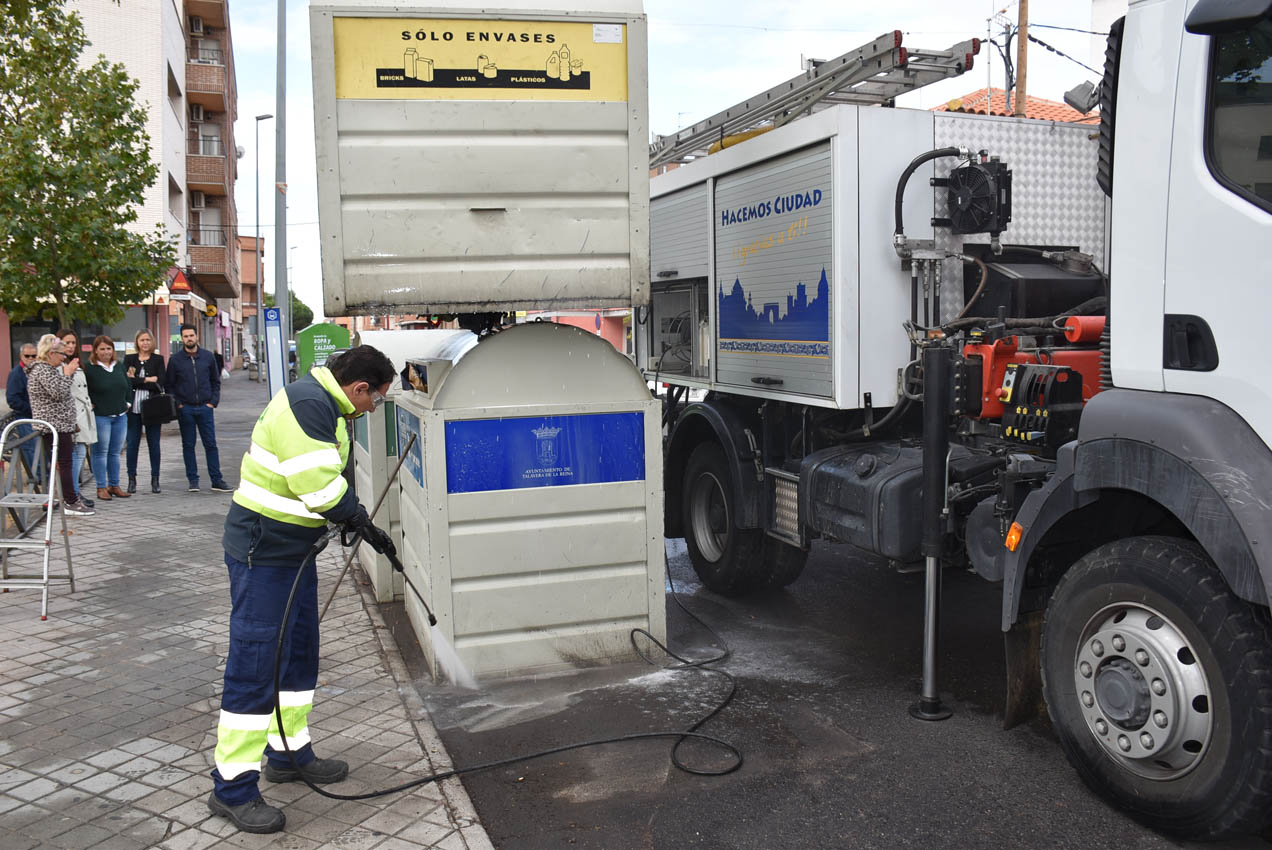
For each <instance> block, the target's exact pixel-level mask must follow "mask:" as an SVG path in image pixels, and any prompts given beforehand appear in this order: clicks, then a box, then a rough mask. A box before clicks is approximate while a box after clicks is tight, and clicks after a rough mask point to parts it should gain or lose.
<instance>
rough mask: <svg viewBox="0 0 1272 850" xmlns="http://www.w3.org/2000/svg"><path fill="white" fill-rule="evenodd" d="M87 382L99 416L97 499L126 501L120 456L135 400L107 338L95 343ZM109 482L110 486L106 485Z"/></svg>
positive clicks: (95, 474) (95, 456) (112, 343)
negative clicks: (129, 410)
mask: <svg viewBox="0 0 1272 850" xmlns="http://www.w3.org/2000/svg"><path fill="white" fill-rule="evenodd" d="M84 377H85V378H87V379H88V396H89V398H91V399H92V400H93V413H95V414H96V415H97V442H96V444H94V445H93V477H94V478H96V479H97V498H98V499H101V500H102V501H110V499H111V498H120V499H127V498H129V496H128V494H127V493H125V492H124V491H123V490H121V489H120V487H119V455H120V453H121V452H123V450H124V438H125V436H126V435H127V434H128V420H127V418H125V414H126V413H127V412H128V403H129V402H130V401H132V392H133V389H132V381H130V380H128V376H127V375H126V374H124V367H123V364H121V363H119V362H118V361H116V360H115V341H114V340H113V339H111V338H110V337H108V336H99V337H97V338H95V339H94V340H93V353H92V355H91V356H90V357H89V358H88V365H87V366H85V367H84ZM108 483H109V486H106V485H107V484H108Z"/></svg>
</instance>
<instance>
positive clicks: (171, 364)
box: [165, 325, 234, 493]
mask: <svg viewBox="0 0 1272 850" xmlns="http://www.w3.org/2000/svg"><path fill="white" fill-rule="evenodd" d="M165 384H166V385H167V387H168V392H169V393H170V394H171V395H172V396H173V398H175V399H176V400H177V423H178V424H179V425H180V426H181V453H182V454H183V455H184V456H185V468H186V480H188V481H189V482H190V492H191V493H197V492H199V464H198V462H197V461H196V460H195V457H194V435H195V432H196V431H197V432H198V435H199V439H200V440H202V441H203V452H204V454H205V455H207V461H208V477H209V478H211V479H212V489H213V490H215V491H216V492H218V493H232V492H234V489H233V488H232V487H230V486H229V485H228V484H226V483H225V479H223V478H222V477H221V453H220V452H219V451H218V450H217V447H216V426H215V425H214V423H213V419H212V411H213V410H214V409H215V408H216V406H217V405H218V404H220V403H221V370H220V369H218V368H216V358H215V357H213V356H212V352H211V351H208V350H207V349H206V348H200V347H199V331H198V329H197V328H196V327H195V326H194V325H182V326H181V351H178V352H177V353H176V354H174V355H172V357H171V358H169V360H168V374H167V380H166V381H165Z"/></svg>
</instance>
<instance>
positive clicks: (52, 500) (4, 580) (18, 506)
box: [0, 419, 75, 620]
mask: <svg viewBox="0 0 1272 850" xmlns="http://www.w3.org/2000/svg"><path fill="white" fill-rule="evenodd" d="M18 425H31V426H33V429H34V431H35V434H34V435H32V437H31V438H30V439H37V440H38V439H39V434H40V428H41V427H43V428H46V429H48V431H49V433H50V434H51V435H52V441H53V453H52V458H53V462H52V463H51V464H49V465H48V467H47V470H46V471H47V474H48V480H49V486H48V492H47V493H41V492H39V488H38V485H36V484H35V482H34V480H33V479H34V475H31V474H30V470H27V475H25V476H24V475H23V468H24V467H25V466H26V461H25V459H24V458H22V457H20V455H21V450H20V447H19V446H12V447H11V446H10V444H9V433H10V432H11V431H12V430H13V429H14V428H15V427H16V426H18ZM57 444H58V433H57V432H56V431H54V430H53V428H52V426H51V425H50V424H49V423H48V422H45V421H43V420H41V419H15V420H13V421H12V422H10V423H9V424H8V425H6V426H5V428H4V431H3V432H0V452H3V450H4V449H5V448H11V450H12V455H13V457H12V460H11V461H10V463H9V464H8V467H7V468H6V469H5V474H4V490H3V491H2V492H0V508H3V509H4V510H5V512H7V513H8V514H9V516H10V517H11V518H12V519H13V522H14V525H15V526H16V528H17V534H16V536H13V537H9V536H0V588H3V589H5V590H6V591H7V590H8V589H10V588H35V587H38V588H40V619H41V620H47V619H48V618H49V584H50V583H51V582H53V581H66V582H68V583H69V584H70V586H71V593H74V592H75V571H74V570H73V569H72V567H71V537H70V534H69V533H68V529H67V527H66V514H65V513H62V512H61V511H58V514H59V515H60V516H61V518H62V544H63V547H64V549H65V551H66V572H65V573H64V574H54V573H50V572H49V559H50V556H51V554H52V550H53V514H54V511H55V510H56V505H57V501H58V497H59V495H60V494H59V484H58V482H59V480H60V479H59V477H58V474H57ZM37 468H38V464H37ZM24 479H26V480H27V481H29V482H30V483H31V485H32V490H31V491H30V492H28V491H27V490H26V489H25V488H24V486H23V483H24ZM34 511H42V512H43V513H44V523H43V529H44V533H43V535H42V537H38V538H33V537H30V536H29V535H30V534H31V533H32V532H33V531H36V530H37V529H38V528H40V525H41V524H40V522H39V520H38V519H37V520H36V521H35V522H31V523H28V522H27V517H28V516H30V515H31V513H30V512H34ZM36 516H38V514H37V515H36ZM24 551H25V552H39V553H40V556H41V559H42V562H43V563H42V569H41V571H40V572H39V573H38V574H22V575H19V574H16V573H10V572H9V558H10V556H11V554H13V553H15V552H24Z"/></svg>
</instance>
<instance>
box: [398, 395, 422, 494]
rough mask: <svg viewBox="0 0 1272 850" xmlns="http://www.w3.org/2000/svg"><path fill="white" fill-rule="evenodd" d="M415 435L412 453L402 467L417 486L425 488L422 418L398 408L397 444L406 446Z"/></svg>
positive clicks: (400, 407)
mask: <svg viewBox="0 0 1272 850" xmlns="http://www.w3.org/2000/svg"><path fill="white" fill-rule="evenodd" d="M412 434H415V435H416V437H415V444H414V445H413V446H411V452H410V454H408V455H407V456H406V460H404V461H403V462H402V465H403V466H405V467H406V468H407V470H408V471H409V472H410V473H411V475H412V476H413V477H414V478H415V481H416V483H417V484H419V485H420V486H421V487H423V486H424V461H423V457H424V453H423V451H422V450H421V447H420V443H421V442H422V441H423V439H424V435H423V434H421V433H420V418H419V417H418V416H416V415H415V414H414V413H411V412H409V411H407V410H404V409H403V408H402V406H401V405H398V408H397V444H398V445H399V446H405V445H406V444H407V442H408V441H409V440H410V439H411V435H412Z"/></svg>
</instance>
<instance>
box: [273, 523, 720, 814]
mask: <svg viewBox="0 0 1272 850" xmlns="http://www.w3.org/2000/svg"><path fill="white" fill-rule="evenodd" d="M334 536H335V533H334V532H328V533H326V534H324V535H323V536H322V537H320V538H318V540H317V541H316V542H315V543H314V545H313V546H312V547H311V548H310V550H309V552H308V554H306V555H305V559H304V560H303V561H301V564H300V569H298V570H297V571H296V579H295V581H293V582H292V586H291V592H290V593H288V595H287V604H286V605H285V606H284V607H283V619H282V622H281V623H280V624H279V626H278V642H277V644H276V645H275V647H274V722H275V723H277V724H278V736H279V738H280V739H282V742H283V751H284V752H285V753H287V759H288V761H290V762H291V766H292V769H294V770H295V771H296V773H297V775H299V776H300V778H301V781H303V782H304V783H305V784H306V785H308V786H309V788H310V790H312V791H314V792H316V793H318V794H321V795H322V796H324V797H328V798H330V799H332V800H370V799H373V798H376V797H386V796H388V795H389V794H396V793H398V792H400V791H409V790H410V789H412V788H418V787H419V786H421V785H427V784H428V783H430V782H441V781H442V780H443V779H450V778H451V777H453V776H459V775H461V774H464V773H476V772H478V771H482V770H490V769H492V768H496V767H505V766H507V765H510V764H517V763H518V762H523V761H530V760H532V759H537V758H543V757H544V756H550V755H556V754H557V753H564V752H569V751H570V750H579V749H583V748H585V747H598V746H600V745H602V744H617V743H622V742H624V741H645V740H650V739H653V738H671V739H674V740H675V742H676V743H675V744H673V745H672V748H671V762H672V764H674V765H675V766H676V767H677V768H678V769H680V770H682V771H684V772H685V773H691V774H694V775H696V776H724V775H726V774H729V773H733V772H734V771H735V770H737V769H738V768H740V767H741V766H742V751H741V750H739V749H738V748H737V747H735V746H734V745H733V744H730V743H729V742H728V741H725V740H724V739H722V738H717V737H715V736H714V735H707V734H704V733H702V732H699V731H697V730H698V729H699V728H701V727H702V725H703V724H704V723H706V722H707V721H709V720H710V719H711V718H713V717H715V716H716V715H717V714H719V713H720V712H721V711H723V710H724V708H725V707H726V706H727V705H728V704H729V703H730V702H731V701H732V700H733V695H734V694H735V693H736V692H737V687H738V685H737V680H736V679H735V678H734V677H733V676H732V675H731V674H730V673H728V672H726V671H724V670H717V669H715V668H713V667H709V666H707V665H709V664H714V663H717V662H721V661H725V660H727V659H728V658H729V656H730V655H731V654H732V650H730V649H729V647H728V644H726V643H725V642H724V640H723V639H722V638H721V637H720V636H719V635H718V634H717V633H716V632H715V631H714V630H713V629H712V628H711V627H710V626H708V625H707V624H706V623H704V622H702V620H701V619H699V618H698V617H697V616H696V615H694V614H692V613H690V611H689V610H688V609H687V608H685V606H684V604H683V603H682V602H681V601H680V599H679V597H678V596H677V593H676V585H675V582H674V581H673V580H672V578H671V571H670V570H667V580H668V581H669V582H671V590H672V598H673V599H675V600H676V604H677V605H679V606H680V609H681V610H682V611H684V612H685V613H686V614H688V615H689V616H690V617H691V618H692V619H694V620H695V621H697V623H698V624H699V625H700V626H702V627H703V628H704V629H706V630H707V631H708V632H710V634H711V635H712V636H713V637H714V638H715V639H716V641H717V642H718V643H720V644H723V645H724V648H723V649H722V650H721V651H720V652H719V653H718V654H716V655H713V656H711V657H708V658H703V659H699V660H697V661H693V660H690V659H688V658H684V657H682V656H680V655H677V654H676V653H674V652H672V651H671V650H670V649H668V648H667V646H666V645H664V644H662V643H660V642H659V641H658V639H657V638H655V637H654V636H653V635H651V634H650V633H649V632H647V631H645V630H644V629H632V630H631V633H630V635H629V637H630V639H631V642H632V647H633V649H635V651H636V653H637V654H638V655H639V656H640V657H641V658H643V659H645V660H646V661H648V662H649V663H651V664H652V663H654V661H653V659H651V658H650V657H649V656H648V655H646V654H645V652H644V651H643V650H642V649H641V648H640V646H639V645H638V644H637V643H636V637H637V635H642V636H644V637H645V638H647V639H648V640H649V642H650V643H652V644H654V645H655V646H657V647H658V648H659V649H661V650H662V651H663V652H665V653H667V655H668V656H670V657H671V658H674V659H676V661H678V662H680V663H679V664H678V665H673V666H670V667H667V668H664V669H669V670H699V671H701V672H703V673H715V674H716V675H719V676H723V677H724V678H725V679H726V680H727V681H728V682H729V690H728V693H726V694H725V696H724V697H723V698H722V699H721V700H720V701H719V702H718V703H717V704H716V706H715V708H713V709H712V710H711V711H709V712H707V713H706V714H705V715H703V716H702V717H700V718H698V720H697V721H695V722H694V723H693V724H692V725H690V726H689V727H688V728H686V729H684V730H683V731H673V732H633V733H631V734H628V735H618V736H615V737H612V738H598V739H596V740H592V741H579V742H576V743H572V744H564V745H562V746H559V747H552V748H551V749H547V750H539V751H537V752H532V753H526V754H525V755H519V756H511V757H510V758H505V759H498V760H496V761H489V762H484V763H482V764H473V765H468V766H467V767H456V768H452V769H450V770H443V771H440V772H438V773H434V774H432V775H430V776H423V777H420V778H419V779H412V780H411V781H410V782H404V783H402V784H401V785H395V786H393V787H392V788H384V789H381V790H379V791H368V792H366V793H364V794H334V793H332V792H331V791H327V790H325V789H322V788H319V787H318V786H317V785H316V784H314V782H312V781H311V780H310V779H309V777H307V776H305V773H304V771H303V770H301V768H300V765H299V764H298V763H297V762H296V753H295V751H294V750H292V748H291V745H290V744H289V743H288V741H287V733H286V732H285V731H284V727H283V707H282V704H281V700H280V696H279V694H280V692H281V690H282V679H281V675H282V674H281V671H282V661H283V645H284V643H285V641H286V638H287V621H288V619H289V618H290V617H291V610H292V605H293V604H294V603H295V600H296V590H297V589H298V588H299V587H300V578H301V576H302V575H303V574H304V571H305V567H306V565H312V566H313V569H314V570H315V571H316V570H317V569H318V554H319V553H320V552H321V551H322V550H323V549H325V548H326V546H327V543H328V541H329V540H330V539H331V538H332V537H334ZM353 545H354V546H356V545H357V538H356V537H355V539H354V543H353ZM664 558H665V555H664ZM403 577H404V578H407V583H408V584H410V579H409V577H407V576H406V574H405V572H404V573H403ZM411 589H412V590H415V587H414V585H412V586H411ZM415 593H416V595H417V596H419V591H418V590H415ZM420 601H421V602H423V601H424V600H423V597H421V598H420ZM425 610H428V606H427V605H426V606H425ZM429 618H430V620H432V612H429ZM434 622H435V621H434ZM690 739H693V740H698V741H705V742H707V743H710V744H715V745H716V746H717V747H719V748H721V749H722V750H724V751H725V752H726V753H728V754H729V755H730V756H732V758H733V761H732V762H731V763H730V764H727V765H725V766H724V767H721V768H697V767H690V766H689V765H687V764H685V763H684V762H683V761H681V759H680V755H679V750H680V747H681V745H682V744H684V743H685V741H687V740H690Z"/></svg>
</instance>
